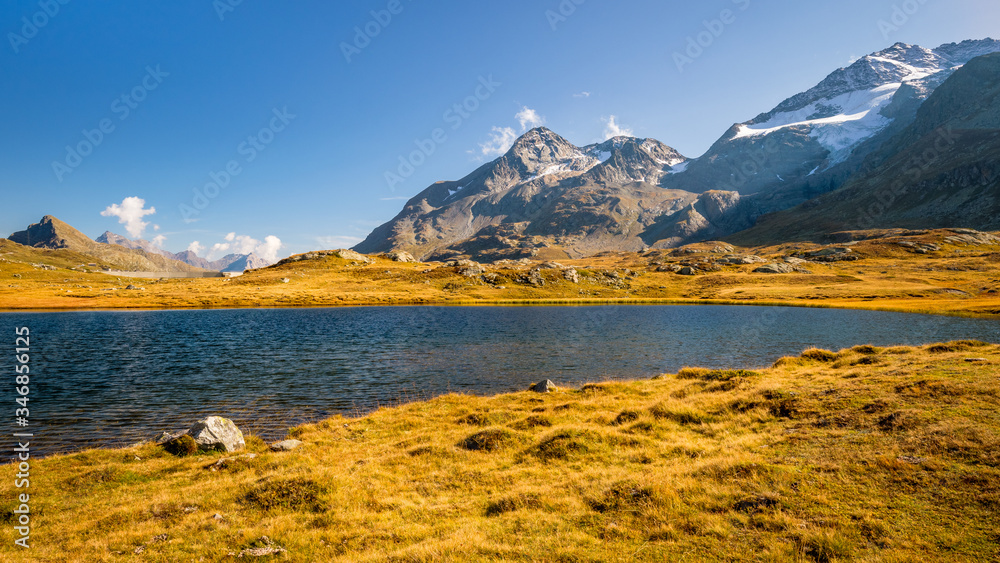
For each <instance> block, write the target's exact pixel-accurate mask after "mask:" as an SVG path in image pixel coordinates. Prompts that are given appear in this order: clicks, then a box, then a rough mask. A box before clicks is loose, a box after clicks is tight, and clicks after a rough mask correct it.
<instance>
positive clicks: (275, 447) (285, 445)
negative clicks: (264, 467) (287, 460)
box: [271, 440, 302, 452]
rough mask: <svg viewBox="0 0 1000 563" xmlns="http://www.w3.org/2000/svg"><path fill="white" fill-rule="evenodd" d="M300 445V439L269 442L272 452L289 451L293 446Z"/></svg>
mask: <svg viewBox="0 0 1000 563" xmlns="http://www.w3.org/2000/svg"><path fill="white" fill-rule="evenodd" d="M301 445H302V442H301V441H300V440H284V441H281V442H275V443H273V444H271V451H273V452H290V451H292V450H294V449H295V448H297V447H299V446H301Z"/></svg>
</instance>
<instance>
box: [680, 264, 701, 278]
mask: <svg viewBox="0 0 1000 563" xmlns="http://www.w3.org/2000/svg"><path fill="white" fill-rule="evenodd" d="M677 273H678V274H680V275H682V276H693V275H695V274H696V273H698V271H697V270H695V269H694V268H692V267H691V266H684V267H682V268H681V269H680V270H677Z"/></svg>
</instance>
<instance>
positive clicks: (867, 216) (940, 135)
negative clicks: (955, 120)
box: [857, 125, 959, 229]
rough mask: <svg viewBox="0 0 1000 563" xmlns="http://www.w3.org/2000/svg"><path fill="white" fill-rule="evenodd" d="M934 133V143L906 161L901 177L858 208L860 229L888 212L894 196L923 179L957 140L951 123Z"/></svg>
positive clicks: (875, 221)
mask: <svg viewBox="0 0 1000 563" xmlns="http://www.w3.org/2000/svg"><path fill="white" fill-rule="evenodd" d="M934 134H935V136H936V138H935V139H934V145H933V146H931V147H928V148H927V149H924V151H923V152H922V153H920V154H919V155H918V156H916V157H914V158H912V159H911V160H910V161H909V162H907V163H906V169H905V170H904V171H903V175H902V177H900V178H898V179H896V181H894V182H893V183H892V184H890V185H889V186H886V187H884V188H881V189H879V190H878V191H876V192H875V202H874V203H872V204H871V205H869V206H868V208H867V209H859V210H858V220H857V225H858V227H859V228H861V229H871V228H873V227H874V226H875V224H876V223H877V222H878V220H879V218H880V217H882V216H883V215H885V214H886V213H888V212H889V209H890V208H891V207H892V205H893V204H894V203H895V202H896V198H898V197H901V196H904V195H906V194H907V193H908V192H909V191H910V189H911V188H912V187H914V185H915V184H916V183H917V182H919V181H920V180H921V179H923V177H924V175H925V174H926V173H927V171H928V170H929V169H930V167H931V166H934V164H935V163H936V162H937V161H938V160H940V159H941V156H942V155H943V154H944V153H945V152H946V151H947V150H948V149H950V148H951V147H953V146H954V145H955V143H957V142H958V139H959V136H958V135H956V134H955V132H954V131H953V130H952V127H951V125H944V126H941V127H938V128H937V129H936V130H935V131H934Z"/></svg>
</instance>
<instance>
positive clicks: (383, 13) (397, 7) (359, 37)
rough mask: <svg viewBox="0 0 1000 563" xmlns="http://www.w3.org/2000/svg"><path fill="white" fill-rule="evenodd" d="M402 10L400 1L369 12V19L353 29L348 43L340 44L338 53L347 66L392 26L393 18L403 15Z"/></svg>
mask: <svg viewBox="0 0 1000 563" xmlns="http://www.w3.org/2000/svg"><path fill="white" fill-rule="evenodd" d="M404 8H405V6H403V2H402V0H389V2H388V3H387V4H386V5H385V8H384V9H382V10H372V11H371V12H369V14H371V19H370V20H368V22H367V23H365V24H364V25H362V26H355V27H354V38H353V39H352V40H351V41H350V42H347V41H341V42H340V52H341V53H343V55H344V60H346V61H347V64H351V63H352V62H354V61H353V58H354V57H356V56H357V55H360V54H361V52H362V51H364V50H365V49H367V48H368V47H369V46H370V45H371V44H372V41H374V40H375V38H376V37H378V36H379V35H381V34H382V32H383V31H385V29H386V28H387V27H389V25H390V24H392V20H393V18H395V17H396V16H398V15H399V14H402V13H403V9H404Z"/></svg>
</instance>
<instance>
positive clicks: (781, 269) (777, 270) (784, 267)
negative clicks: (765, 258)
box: [753, 264, 795, 274]
mask: <svg viewBox="0 0 1000 563" xmlns="http://www.w3.org/2000/svg"><path fill="white" fill-rule="evenodd" d="M794 271H795V268H793V267H792V266H791V265H789V264H767V265H764V266H761V267H760V268H757V269H756V270H754V271H753V273H755V274H790V273H792V272H794Z"/></svg>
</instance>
